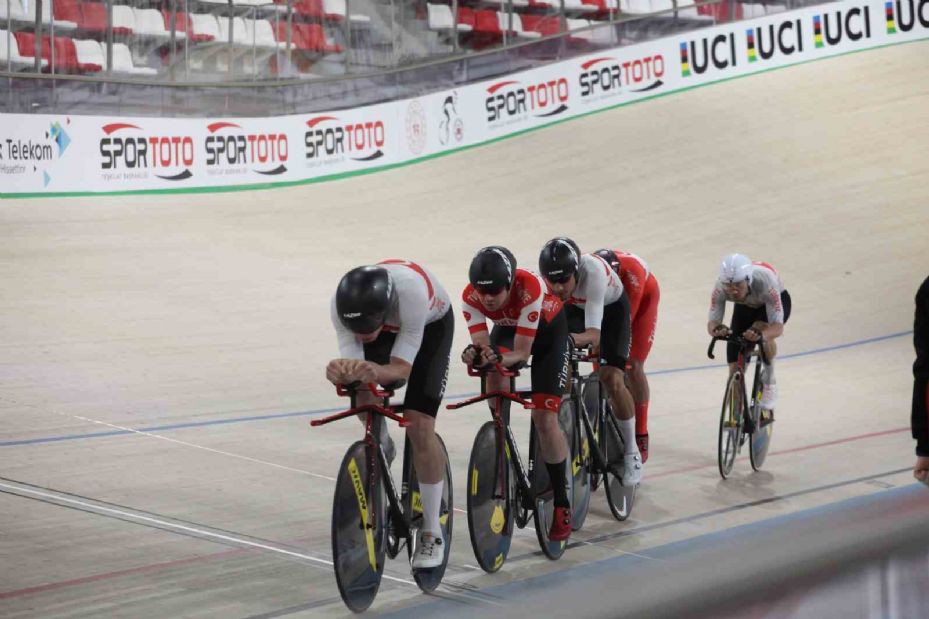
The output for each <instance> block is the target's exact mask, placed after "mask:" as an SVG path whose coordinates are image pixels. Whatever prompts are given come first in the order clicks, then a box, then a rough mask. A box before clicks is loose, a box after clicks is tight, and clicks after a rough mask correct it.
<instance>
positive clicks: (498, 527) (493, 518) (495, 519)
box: [490, 505, 506, 534]
mask: <svg viewBox="0 0 929 619" xmlns="http://www.w3.org/2000/svg"><path fill="white" fill-rule="evenodd" d="M505 522H506V518H505V517H504V515H503V508H501V507H500V506H499V505H494V513H493V514H491V515H490V530H491V531H493V532H494V533H497V534H499V533H500V531H502V530H503V524H504V523H505Z"/></svg>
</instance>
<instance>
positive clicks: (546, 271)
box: [539, 236, 581, 283]
mask: <svg viewBox="0 0 929 619" xmlns="http://www.w3.org/2000/svg"><path fill="white" fill-rule="evenodd" d="M580 261H581V250H580V249H579V248H578V246H577V243H575V242H574V241H572V240H571V239H569V238H568V237H566V236H559V237H556V238H554V239H552V240H551V241H549V242H548V243H546V244H545V246H544V247H543V248H542V252H541V253H540V254H539V272H540V273H541V274H542V276H543V277H544V278H545V279H547V280H549V281H553V282H555V283H560V282H565V281H567V280H568V278H569V277H571V276H572V275H574V274H575V273H577V267H578V265H579V264H580Z"/></svg>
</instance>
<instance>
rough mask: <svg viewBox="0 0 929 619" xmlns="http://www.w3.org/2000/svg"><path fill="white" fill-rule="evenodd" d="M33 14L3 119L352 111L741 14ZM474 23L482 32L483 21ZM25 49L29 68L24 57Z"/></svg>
mask: <svg viewBox="0 0 929 619" xmlns="http://www.w3.org/2000/svg"><path fill="white" fill-rule="evenodd" d="M31 1H32V2H33V4H32V5H30V4H29V3H30V0H0V6H2V5H5V6H6V14H5V16H0V17H2V18H3V19H0V22H5V23H6V29H5V32H6V33H11V34H8V35H6V36H5V37H4V38H6V41H3V40H2V39H0V45H3V46H5V47H6V58H5V61H3V62H0V84H2V85H0V111H2V112H20V113H28V112H43V113H57V112H62V111H66V112H69V113H93V114H108V113H113V114H117V113H118V114H127V113H132V114H134V115H150V116H162V115H164V116H183V115H192V116H199V115H202V114H203V111H204V110H209V113H211V114H222V115H229V116H269V115H280V114H289V113H306V112H314V111H321V110H331V109H340V108H348V107H357V106H360V105H368V104H372V103H377V102H381V101H388V100H394V99H397V98H403V97H412V96H417V95H419V94H422V93H423V92H426V91H432V90H435V89H436V88H443V87H454V86H457V85H461V84H465V83H469V82H474V81H479V80H482V79H488V78H490V77H493V76H496V75H501V74H506V73H512V72H514V71H518V70H522V69H527V68H531V67H534V66H539V65H542V64H547V63H550V62H553V61H558V60H563V59H567V58H571V57H574V56H578V55H582V54H587V53H590V52H592V51H595V50H597V49H602V48H613V47H618V46H621V45H624V44H627V43H631V42H641V41H647V40H651V39H655V38H659V37H664V36H670V35H673V34H677V33H679V32H683V31H688V30H693V29H696V28H702V27H706V26H708V25H714V24H717V23H723V22H726V21H732V20H734V19H739V18H740V15H741V14H743V13H744V12H745V11H743V8H744V7H745V6H748V5H747V4H746V5H743V4H742V3H737V2H735V1H734V0H711V1H709V2H700V3H699V4H696V5H694V4H686V5H685V4H684V2H685V0H663V1H659V0H651V2H652V3H654V4H650V0H639V2H640V4H638V5H637V4H635V2H636V0H600V1H601V2H603V4H601V5H598V6H597V7H594V8H595V11H592V10H591V9H590V8H584V7H592V5H582V4H580V2H581V0H557V5H556V6H553V7H552V8H550V9H540V10H536V9H532V10H531V11H530V10H529V9H527V8H525V7H520V6H517V3H518V2H521V3H525V4H526V5H528V1H527V0H505V3H504V4H501V5H500V8H501V10H500V11H493V12H492V14H493V15H494V16H495V17H496V19H498V24H499V26H501V27H500V28H499V33H497V34H495V33H493V32H490V30H492V28H490V29H488V28H485V29H480V28H478V27H477V24H475V26H474V27H472V28H471V29H470V30H469V29H468V28H467V27H461V26H467V24H463V23H462V21H460V18H465V19H468V18H472V17H474V15H475V11H474V9H468V8H467V7H464V6H462V7H459V3H460V2H461V0H451V4H450V5H444V4H443V5H431V6H440V7H446V9H447V10H446V9H440V10H439V12H440V13H442V15H444V16H445V18H446V21H445V22H442V21H441V20H439V19H434V15H432V14H431V12H432V11H433V10H434V9H431V8H430V5H429V4H428V3H426V2H422V3H421V4H419V5H416V4H412V5H411V4H400V3H399V2H397V0H344V4H343V3H342V0H286V4H273V3H269V2H268V0H239V2H238V3H236V2H234V1H233V0H162V1H163V3H164V4H162V5H157V4H155V5H148V4H140V3H144V2H146V1H147V0H129V1H131V2H136V3H137V4H136V5H125V4H119V3H114V0H106V4H105V15H106V17H105V23H102V24H101V23H99V20H98V22H97V23H94V21H93V16H94V15H96V16H98V17H99V14H100V7H99V6H92V7H91V8H92V9H94V10H93V11H91V10H90V9H86V10H85V9H84V6H83V5H84V4H89V5H94V4H95V3H90V2H85V3H83V4H81V3H79V2H77V1H76V0H31ZM484 1H485V4H484V5H481V6H488V4H487V3H486V0H484ZM686 1H688V2H689V1H690V0H686ZM244 2H248V4H244ZM257 2H262V4H257ZM56 3H57V4H56ZM608 3H609V4H608ZM621 3H622V4H621ZM819 3H821V2H816V1H813V2H804V0H782V2H780V3H778V4H774V3H771V4H769V5H766V6H770V7H777V8H782V9H787V8H793V7H794V6H799V5H801V4H819ZM157 6H160V7H161V8H154V7H157ZM533 6H536V5H533ZM621 6H625V8H626V10H625V11H623V10H622V9H621V8H620V7H621ZM653 6H658V7H664V8H662V9H661V10H658V11H654V12H652V11H651V10H650V9H651V8H652V7H653ZM27 7H28V9H27ZM75 7H77V9H75ZM343 7H344V8H343ZM646 7H647V8H646ZM420 8H421V9H422V11H425V13H423V12H422V11H420ZM459 8H460V9H462V10H459ZM327 10H328V11H331V12H328V13H327ZM469 10H470V13H469ZM26 11H28V17H27V13H26ZM478 11H483V13H482V14H481V16H480V17H481V18H482V19H484V20H485V21H486V19H487V18H488V17H489V15H488V13H490V12H491V9H478ZM635 11H639V12H637V13H636V12H635ZM583 15H588V16H592V17H597V18H599V19H591V20H585V19H583V18H582V17H580V16H583ZM68 17H73V18H76V19H79V21H75V19H71V20H69V19H67V18H68ZM130 17H132V18H134V19H135V22H132V21H131V20H130ZM158 20H161V22H160V23H161V24H162V30H161V31H159V28H158V23H156V22H158ZM543 20H544V21H543ZM523 22H527V23H534V24H535V25H536V26H537V28H538V29H537V30H530V29H529V28H526V27H524V26H525V24H523ZM127 23H128V24H129V26H128V27H127ZM540 25H544V27H539V26H540ZM133 26H134V27H133ZM482 26H483V24H482ZM520 26H523V27H520ZM553 26H554V27H553ZM130 28H131V32H130ZM3 34H4V33H0V37H3ZM30 37H31V38H30ZM31 40H34V46H33V48H32V52H33V53H32V55H31V57H30V56H29V55H28V53H27V52H28V51H29V50H26V49H22V44H23V43H24V42H29V41H31ZM69 41H70V43H69ZM72 45H73V49H74V52H73V55H72ZM44 50H46V51H47V53H46V51H44ZM43 56H44V58H43ZM93 60H96V64H95V63H94V62H92V61H93ZM88 67H89V68H88Z"/></svg>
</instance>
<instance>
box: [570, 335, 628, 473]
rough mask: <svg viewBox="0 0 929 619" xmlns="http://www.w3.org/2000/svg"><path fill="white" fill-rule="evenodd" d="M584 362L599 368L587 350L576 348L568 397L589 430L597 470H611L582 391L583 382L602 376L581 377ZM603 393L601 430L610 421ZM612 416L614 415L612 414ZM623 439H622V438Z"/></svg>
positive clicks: (599, 417)
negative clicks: (595, 438)
mask: <svg viewBox="0 0 929 619" xmlns="http://www.w3.org/2000/svg"><path fill="white" fill-rule="evenodd" d="M582 362H591V363H593V365H594V369H597V366H598V363H597V361H595V360H593V359H591V358H590V357H589V356H588V355H587V354H586V352H581V350H579V349H575V350H573V351H572V352H571V390H570V393H569V395H568V397H569V398H570V399H572V400H574V403H575V406H576V409H575V410H577V411H578V413H579V414H578V416H579V417H580V418H581V423H583V424H584V428H585V430H587V436H588V441H587V442H588V445H589V447H590V452H591V454H592V455H593V459H594V465H595V466H596V467H597V470H598V471H600V472H605V471H608V470H609V465H608V463H607V461H606V458H604V457H603V452H602V451H600V444H599V441H597V440H594V436H595V435H594V426H593V424H591V422H590V415H589V411H588V410H587V404H586V403H585V402H584V397H583V395H582V393H581V388H580V387H581V383H584V384H587V383H591V382H593V381H597V382H599V381H600V378H599V377H597V376H595V377H593V378H589V377H581V375H580V364H581V363H582ZM600 393H601V395H600V397H599V398H598V400H597V402H598V406H597V411H596V417H595V420H596V425H597V426H598V427H599V428H600V429H601V432H602V431H603V429H604V425H605V424H606V423H609V422H608V421H607V416H606V411H605V409H604V407H603V405H602V403H603V400H604V397H603V395H602V393H603V392H602V391H601V392H600ZM610 416H612V415H610ZM620 440H621V439H620Z"/></svg>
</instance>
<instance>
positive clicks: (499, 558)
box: [494, 552, 503, 570]
mask: <svg viewBox="0 0 929 619" xmlns="http://www.w3.org/2000/svg"><path fill="white" fill-rule="evenodd" d="M501 565H503V553H502V552H501V553H500V554H498V555H497V558H496V559H494V569H495V570H496V569H499V568H500V566H501Z"/></svg>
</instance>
